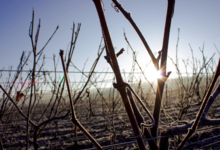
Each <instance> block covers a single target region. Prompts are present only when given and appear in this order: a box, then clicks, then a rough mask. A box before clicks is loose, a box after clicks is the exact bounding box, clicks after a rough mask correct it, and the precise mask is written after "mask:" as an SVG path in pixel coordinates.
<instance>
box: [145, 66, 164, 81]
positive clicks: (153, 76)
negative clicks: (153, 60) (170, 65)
mask: <svg viewBox="0 0 220 150" xmlns="http://www.w3.org/2000/svg"><path fill="white" fill-rule="evenodd" d="M146 77H147V79H148V80H149V81H157V79H159V78H161V77H162V74H161V70H155V69H152V70H151V72H149V73H147V74H146Z"/></svg>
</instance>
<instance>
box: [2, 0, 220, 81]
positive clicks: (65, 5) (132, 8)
mask: <svg viewBox="0 0 220 150" xmlns="http://www.w3.org/2000/svg"><path fill="white" fill-rule="evenodd" d="M103 2H104V7H105V15H106V19H107V22H108V26H109V30H110V33H111V37H112V41H113V44H114V46H115V47H116V52H117V51H119V50H120V49H121V48H125V49H126V52H125V53H124V54H123V55H121V56H120V57H119V58H118V61H119V65H120V69H121V70H122V69H124V70H125V71H130V70H131V66H132V55H131V51H130V50H129V49H127V43H126V41H125V40H124V37H123V28H124V29H125V31H126V34H127V38H128V39H129V41H130V43H131V45H132V46H133V49H134V50H135V51H137V53H138V56H137V58H138V61H139V63H140V64H141V66H142V67H143V68H144V67H145V65H146V64H147V63H148V62H149V61H150V58H149V56H148V53H147V51H146V49H145V48H144V46H143V44H142V42H141V40H140V39H139V37H138V36H137V34H136V32H135V31H134V30H133V28H132V26H131V25H130V23H129V22H128V21H127V20H126V19H125V18H124V16H123V15H122V14H121V13H117V12H116V11H115V10H114V9H113V8H112V7H111V3H112V2H111V0H103ZM119 2H120V3H122V4H123V7H124V8H125V9H126V10H127V11H129V12H131V14H132V18H133V19H134V21H135V22H136V23H137V25H138V26H139V28H140V30H141V31H142V33H143V35H144V36H145V38H146V40H147V42H148V44H149V46H150V47H151V49H152V50H153V52H154V53H155V54H157V52H158V51H160V50H161V47H162V40H163V31H164V24H165V17H166V9H167V0H119ZM219 6H220V1H219V0H209V1H208V0H176V4H175V12H174V16H173V19H172V25H171V32H170V40H169V51H168V55H169V56H170V57H172V58H175V51H176V42H177V33H178V28H180V40H179V50H178V56H179V60H180V67H183V66H182V59H187V58H189V59H191V51H190V48H189V43H190V44H191V46H192V48H193V50H194V56H195V58H197V59H200V60H201V61H202V54H201V52H200V51H199V47H202V45H203V42H204V43H205V51H204V53H205V56H207V58H210V56H211V55H212V54H213V53H216V55H215V60H216V62H217V60H218V57H219V54H218V52H217V51H216V49H215V47H214V44H213V43H215V44H216V46H217V47H218V48H219V50H220V19H219V15H220V9H219ZM33 8H34V10H35V24H34V25H35V28H34V29H35V30H34V33H35V32H36V29H37V25H38V19H39V18H41V29H40V36H39V44H38V51H39V50H40V49H41V48H42V47H43V45H44V44H45V43H46V41H47V40H48V38H49V37H50V36H51V34H52V33H53V32H54V30H55V28H56V26H57V25H59V27H60V28H59V30H58V31H57V33H56V34H55V36H54V37H53V39H52V40H51V42H50V43H49V45H48V46H47V47H46V49H45V51H44V54H45V55H46V57H47V59H46V64H45V69H47V70H53V60H52V56H53V54H56V56H57V58H58V57H59V50H60V49H64V50H66V49H67V46H68V44H69V42H70V40H71V28H72V24H73V22H75V23H76V24H77V23H82V26H81V31H80V33H79V37H78V41H77V44H76V49H75V51H74V54H73V59H72V62H73V63H74V64H75V65H76V66H77V67H78V68H80V69H82V68H83V65H84V63H85V61H86V60H87V58H89V60H88V62H87V65H86V68H85V71H89V69H90V67H91V65H92V64H91V63H93V62H94V60H95V59H96V57H97V50H98V47H99V43H100V39H101V36H102V35H101V29H100V23H99V19H98V15H97V12H96V8H95V5H94V3H93V1H92V0H63V1H61V0H59V1H58V0H46V1H45V0H38V1H36V0H35V1H33V0H32V1H31V0H22V1H21V0H0V20H1V23H0V50H1V55H0V60H1V63H0V69H2V68H3V67H5V69H8V67H9V66H13V68H14V69H16V68H17V65H18V63H19V60H20V56H21V54H22V51H27V52H28V51H31V50H32V47H31V40H30V38H29V26H30V22H31V19H32V9H33ZM103 54H105V53H103ZM103 56H104V55H103ZM32 58H33V55H31V59H30V60H32ZM152 66H153V65H152V64H151V65H150V66H149V70H151V69H152V68H153V67H152ZM29 68H32V61H29V65H28V66H26V68H25V69H26V70H27V69H29ZM107 68H109V65H108V64H107V63H106V61H105V59H104V58H103V57H102V58H101V60H100V63H99V64H98V66H97V69H96V71H102V70H103V69H105V70H106V69H107ZM58 70H62V67H61V63H60V62H59V67H58ZM70 70H73V68H71V69H70ZM169 70H173V65H172V63H170V61H168V69H167V71H169ZM109 71H111V70H110V69H109ZM137 71H138V70H137ZM182 71H184V69H182ZM5 77H7V76H5Z"/></svg>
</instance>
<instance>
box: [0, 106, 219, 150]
mask: <svg viewBox="0 0 220 150" xmlns="http://www.w3.org/2000/svg"><path fill="white" fill-rule="evenodd" d="M170 104H171V105H169V106H167V107H165V111H166V113H168V114H169V115H170V116H172V117H173V119H177V116H178V106H177V104H175V103H173V102H170ZM219 106H220V104H219V103H218V102H215V105H214V106H213V107H212V110H211V111H210V112H209V117H211V118H220V116H219V115H220V114H219V112H220V107H219ZM149 108H150V110H151V111H152V107H151V105H150V107H149ZM198 109H199V106H193V107H190V109H189V110H188V113H187V116H186V120H188V121H189V120H193V119H195V117H196V114H197V112H198ZM37 111H39V114H40V112H41V109H38V110H37ZM93 111H94V112H95V116H90V117H88V114H89V112H88V110H87V109H85V108H84V107H82V106H81V107H80V106H79V107H78V108H77V117H78V119H79V121H80V122H81V123H82V124H83V126H84V127H85V128H86V129H87V130H88V132H89V133H90V134H91V135H92V136H93V137H94V138H95V139H96V140H97V141H98V142H99V143H100V145H102V146H106V145H112V144H119V143H124V142H129V141H135V139H134V138H132V137H133V136H134V135H133V132H132V130H131V126H130V122H129V120H128V117H127V114H126V113H125V111H124V109H123V106H122V107H121V108H120V109H119V110H117V113H114V114H110V113H108V111H107V110H106V109H105V115H103V109H102V108H101V105H100V106H98V105H97V106H94V107H93ZM36 114H38V113H36ZM143 115H144V117H145V119H146V120H148V117H147V116H146V115H145V113H143ZM112 116H113V117H114V127H115V132H116V135H117V136H116V138H115V141H114V134H113V126H112V118H113V117H112ZM70 117H71V116H68V117H67V118H66V119H64V120H58V123H57V125H56V123H55V122H54V121H52V122H50V123H49V124H48V125H47V126H46V127H45V129H44V130H43V131H42V132H41V134H40V135H39V137H38V139H37V143H38V144H39V149H88V148H92V147H94V146H93V145H92V143H91V142H90V141H89V140H88V139H87V138H86V137H85V135H84V134H83V133H82V132H81V131H80V130H79V129H78V130H76V134H75V130H74V125H73V124H72V123H71V120H70ZM12 118H13V121H11V122H8V123H6V122H2V123H1V124H0V138H1V139H2V144H1V145H2V147H3V148H4V149H25V146H26V120H24V118H23V117H22V116H21V115H19V114H18V112H17V111H14V113H13V117H12ZM36 118H37V115H36ZM45 119H46V118H45ZM4 120H5V121H7V116H5V118H4ZM170 122H172V121H171V120H170V119H169V118H167V117H165V115H164V113H163V111H161V117H160V123H161V124H160V131H161V130H162V129H167V128H169V123H170ZM30 133H31V139H30V141H33V127H30ZM176 138H177V137H176ZM204 139H206V140H204ZM170 140H171V148H172V149H175V146H176V144H175V143H174V142H173V141H174V138H171V139H170ZM176 141H177V140H176ZM213 142H216V144H214V145H210V146H211V147H212V149H215V148H216V149H218V147H219V148H220V126H214V127H212V126H209V127H204V128H200V129H198V131H197V132H196V133H195V134H194V136H193V138H191V140H190V141H189V142H188V143H187V145H188V146H186V147H185V149H192V148H195V147H196V148H197V149H200V148H201V149H209V147H210V146H208V145H209V144H211V143H213ZM195 143H197V144H196V145H195ZM204 146H207V147H204ZM29 147H30V148H31V149H34V147H33V144H32V143H30V144H29ZM108 149H110V148H108ZM115 149H127V150H128V149H138V148H137V145H136V143H131V144H127V145H121V146H117V147H116V148H115Z"/></svg>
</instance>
